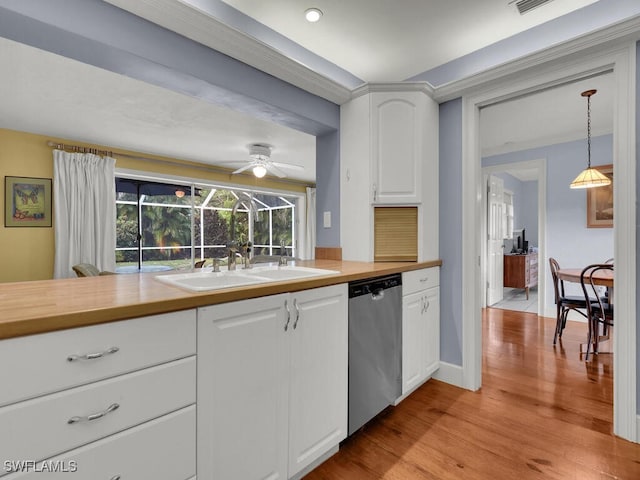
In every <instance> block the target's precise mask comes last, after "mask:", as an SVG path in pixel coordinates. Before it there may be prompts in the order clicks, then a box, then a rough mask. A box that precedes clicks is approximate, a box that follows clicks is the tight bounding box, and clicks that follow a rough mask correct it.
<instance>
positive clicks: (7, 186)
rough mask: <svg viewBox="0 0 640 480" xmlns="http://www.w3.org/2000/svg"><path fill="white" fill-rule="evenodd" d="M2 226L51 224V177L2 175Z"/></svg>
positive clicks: (46, 225) (40, 225) (44, 225)
mask: <svg viewBox="0 0 640 480" xmlns="http://www.w3.org/2000/svg"><path fill="white" fill-rule="evenodd" d="M4 226H5V227H50V226H51V179H50V178H29V177H4Z"/></svg>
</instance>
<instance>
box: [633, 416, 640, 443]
mask: <svg viewBox="0 0 640 480" xmlns="http://www.w3.org/2000/svg"><path fill="white" fill-rule="evenodd" d="M634 441H635V443H640V415H637V416H636V439H635V440H634Z"/></svg>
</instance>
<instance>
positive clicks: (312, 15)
mask: <svg viewBox="0 0 640 480" xmlns="http://www.w3.org/2000/svg"><path fill="white" fill-rule="evenodd" d="M304 17H305V18H306V19H307V22H311V23H315V22H317V21H318V20H320V17H322V10H320V9H318V8H308V9H307V10H305V12H304Z"/></svg>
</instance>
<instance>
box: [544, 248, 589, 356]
mask: <svg viewBox="0 0 640 480" xmlns="http://www.w3.org/2000/svg"><path fill="white" fill-rule="evenodd" d="M549 266H550V267H551V278H552V279H553V290H554V293H555V302H556V331H555V333H554V334H553V344H554V345H555V344H556V341H557V340H558V337H560V338H562V331H563V330H564V327H565V326H566V324H567V316H568V315H569V312H570V311H571V310H573V311H575V312H578V313H579V314H580V315H582V316H583V317H585V318H588V317H587V314H586V313H585V312H584V311H583V310H586V309H587V302H586V300H585V297H580V296H572V295H566V294H565V292H564V281H563V280H561V279H559V278H558V270H560V264H559V263H558V261H557V260H556V259H555V258H552V257H550V258H549Z"/></svg>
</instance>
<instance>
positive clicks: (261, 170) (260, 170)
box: [253, 165, 267, 178]
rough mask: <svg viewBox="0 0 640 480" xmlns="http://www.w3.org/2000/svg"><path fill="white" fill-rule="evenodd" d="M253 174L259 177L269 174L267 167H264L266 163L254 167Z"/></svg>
mask: <svg viewBox="0 0 640 480" xmlns="http://www.w3.org/2000/svg"><path fill="white" fill-rule="evenodd" d="M253 174H254V175H255V176H256V177H257V178H262V177H264V176H265V175H266V174H267V169H266V168H265V167H264V165H256V166H255V167H253Z"/></svg>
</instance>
